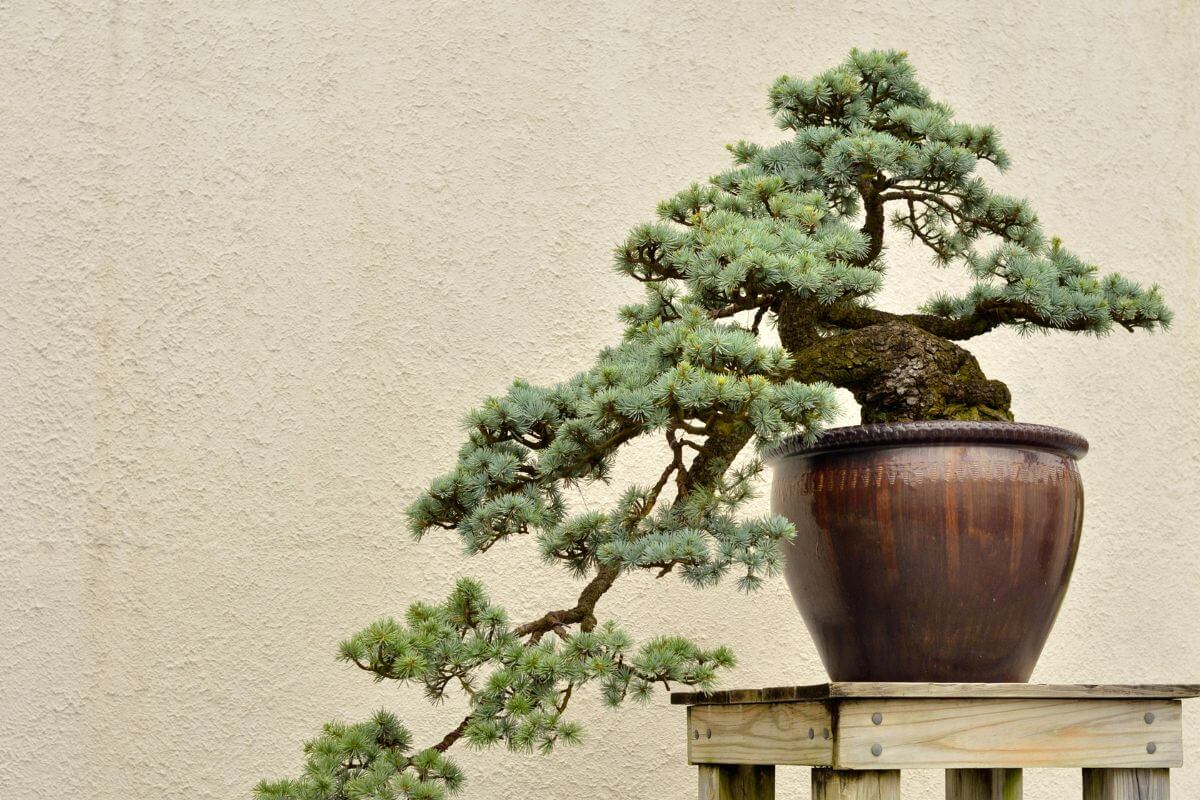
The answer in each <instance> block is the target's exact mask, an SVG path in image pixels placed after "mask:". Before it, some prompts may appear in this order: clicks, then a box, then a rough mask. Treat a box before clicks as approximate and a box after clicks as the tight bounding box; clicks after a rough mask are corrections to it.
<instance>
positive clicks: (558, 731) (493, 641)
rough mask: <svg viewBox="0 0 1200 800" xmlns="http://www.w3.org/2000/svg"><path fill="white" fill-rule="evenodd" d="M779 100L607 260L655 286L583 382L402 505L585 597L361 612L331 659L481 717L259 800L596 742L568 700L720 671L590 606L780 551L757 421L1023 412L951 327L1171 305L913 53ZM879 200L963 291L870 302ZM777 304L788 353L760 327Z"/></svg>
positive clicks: (486, 412) (1157, 324)
mask: <svg viewBox="0 0 1200 800" xmlns="http://www.w3.org/2000/svg"><path fill="white" fill-rule="evenodd" d="M770 101H771V109H772V111H773V112H774V114H775V118H776V120H777V121H778V123H779V125H780V127H781V128H783V129H785V130H790V131H792V132H794V136H792V137H791V138H789V139H786V140H785V141H783V142H781V143H779V144H776V145H773V146H770V147H762V146H759V145H755V144H750V143H746V142H739V143H738V144H736V145H732V146H731V147H730V151H731V152H732V153H733V156H734V160H735V166H734V168H733V169H731V170H729V171H727V172H725V173H722V174H720V175H718V176H716V177H715V178H713V179H712V180H711V181H710V182H709V183H708V184H705V185H700V184H693V185H691V186H690V187H688V188H687V189H685V190H683V191H682V192H680V193H678V194H677V195H675V196H674V197H672V198H671V199H669V200H667V201H665V202H664V203H662V204H661V205H660V206H659V209H658V217H659V221H658V222H656V223H652V224H646V225H640V226H638V227H636V228H634V230H633V231H632V232H631V233H630V235H629V237H628V239H627V240H626V241H625V242H624V243H623V244H622V245H621V246H619V247H618V248H617V249H616V267H617V269H618V270H619V271H620V272H621V273H623V274H625V275H628V276H630V277H632V278H634V279H635V280H637V281H639V282H641V283H643V284H644V285H645V297H644V299H643V301H642V302H640V303H637V304H633V305H629V306H626V307H625V308H623V309H621V316H622V318H623V319H624V321H625V323H626V330H625V336H624V341H623V342H622V343H621V344H619V345H618V346H615V347H612V348H609V349H607V350H605V351H603V352H602V353H600V355H599V357H598V358H597V359H596V362H595V364H594V365H593V366H592V367H591V368H590V369H588V370H587V371H585V372H583V373H581V374H579V375H577V376H576V377H574V378H572V379H571V380H569V381H567V382H566V383H562V384H559V385H557V386H550V387H539V386H533V385H531V384H528V383H526V382H523V381H517V382H515V383H514V384H513V385H512V387H511V388H510V389H509V390H508V392H507V393H506V394H505V395H503V396H500V397H493V398H489V399H488V400H486V401H485V402H484V403H483V405H482V406H481V407H480V408H478V409H477V410H475V411H473V412H471V414H469V415H468V417H467V420H466V426H467V441H466V442H465V443H464V444H463V446H462V448H461V449H460V450H459V453H458V461H457V464H456V465H455V467H454V469H453V470H452V471H451V472H449V473H448V474H446V475H443V476H442V477H440V478H438V479H436V480H435V481H434V482H433V483H432V484H431V485H430V487H429V488H428V490H427V491H425V492H424V493H423V494H422V495H421V496H419V497H418V498H417V499H416V500H415V501H414V502H413V503H412V505H411V506H410V507H409V509H408V520H409V527H410V529H411V531H412V532H413V534H414V535H416V536H418V537H420V536H422V535H424V534H426V533H428V532H429V531H431V530H435V529H447V530H453V531H455V532H456V533H457V534H458V536H459V538H460V540H461V542H462V546H463V547H464V549H465V551H466V552H467V553H468V554H477V553H484V552H486V551H487V550H489V549H490V548H492V547H493V546H495V545H496V544H498V543H500V542H502V541H505V540H507V539H509V538H512V537H514V536H519V537H527V536H532V537H533V538H535V539H536V541H537V545H538V549H539V552H540V553H541V556H542V558H543V559H544V560H545V561H546V562H547V563H549V564H559V565H562V566H564V567H565V568H567V569H568V570H570V571H571V572H572V573H573V574H574V575H576V576H578V577H580V578H583V579H586V583H585V585H584V586H583V589H582V591H581V593H580V595H579V597H578V598H577V599H576V601H575V603H574V604H573V605H571V606H569V607H566V608H563V609H560V610H553V611H548V612H546V613H545V614H544V615H542V616H541V617H538V618H537V619H533V620H530V621H527V622H524V623H522V624H517V625H512V624H510V622H509V620H508V617H507V615H506V614H505V612H504V611H503V609H500V608H498V607H496V606H494V605H492V604H491V603H490V602H489V600H488V598H487V595H486V593H485V591H484V589H483V587H482V586H481V585H480V584H478V583H477V582H475V581H473V580H468V579H463V580H461V581H459V583H458V584H457V586H456V587H455V589H454V591H453V592H452V594H451V595H450V597H449V598H447V600H446V601H445V602H443V603H441V604H439V605H427V604H421V603H418V604H416V605H413V606H412V607H411V608H410V609H409V610H408V613H407V615H406V617H405V620H404V622H403V623H402V622H398V621H396V620H393V619H385V620H381V621H379V622H376V623H375V624H373V625H371V626H370V627H368V628H366V629H365V630H363V631H360V632H359V633H357V634H355V635H354V636H352V637H351V638H349V639H348V640H346V641H345V642H343V643H342V645H341V648H340V652H339V658H340V659H341V660H343V661H346V662H348V663H350V664H353V665H355V666H357V667H359V668H360V669H362V670H365V671H367V672H370V673H372V675H373V676H374V677H375V679H376V680H394V681H397V682H398V683H401V684H417V685H420V686H422V687H423V688H424V690H425V693H426V695H427V696H428V698H429V699H430V700H431V701H433V702H438V701H440V700H441V699H442V698H443V697H444V696H445V695H446V693H447V692H450V691H456V692H462V693H463V694H464V695H465V696H466V697H467V698H468V699H469V703H470V709H471V710H470V713H469V714H468V715H467V716H466V717H465V718H464V719H463V720H462V721H461V722H460V723H459V725H458V726H457V727H456V728H454V729H453V730H451V731H450V732H448V733H447V734H445V736H443V738H442V739H441V740H440V741H437V742H432V743H429V744H427V745H425V746H423V747H421V748H416V747H414V745H413V743H412V736H411V734H410V733H409V731H408V730H407V729H405V728H404V727H403V726H402V725H401V724H400V723H399V722H398V721H397V719H396V718H395V717H394V716H392V715H391V714H389V713H387V712H382V711H381V712H379V713H378V714H377V715H376V716H375V717H374V718H373V719H371V720H370V721H368V722H364V723H359V724H356V725H341V724H330V725H327V726H325V728H324V730H323V732H322V734H321V735H320V736H319V737H318V738H316V739H314V740H313V741H311V742H309V743H308V744H307V745H306V746H305V754H306V757H307V762H306V765H305V769H304V772H303V773H302V774H301V775H300V777H298V778H295V779H290V780H282V781H274V782H263V783H261V784H260V785H259V787H258V789H257V793H258V796H259V797H260V798H263V800H268V799H269V800H292V799H293V798H294V799H295V800H301V799H303V800H368V799H369V800H394V799H395V798H441V797H443V796H445V795H446V794H447V793H453V792H455V791H456V790H457V789H458V788H459V787H460V786H461V785H462V783H463V776H462V773H461V772H460V771H459V769H458V768H457V767H456V766H455V765H454V764H453V763H451V762H450V761H449V760H448V759H447V758H446V756H445V755H444V753H445V752H446V751H447V750H448V749H449V748H450V747H451V746H453V745H454V744H455V743H456V742H458V741H460V740H462V741H464V742H465V743H466V744H468V745H470V746H474V747H489V746H493V745H498V744H503V745H505V746H506V747H508V748H509V749H511V750H515V751H520V752H528V751H535V750H536V751H541V752H548V751H550V750H552V749H553V748H554V747H555V746H556V745H558V744H560V743H566V744H570V743H573V742H575V741H578V740H579V738H580V736H581V731H580V728H579V725H578V723H577V722H575V721H573V720H571V719H570V718H569V717H568V715H567V708H568V703H569V701H570V700H571V698H572V697H573V696H574V694H575V693H576V692H577V690H580V689H582V688H583V687H585V686H587V685H588V684H594V685H595V686H596V687H597V688H598V689H599V694H600V696H601V697H602V698H603V700H604V702H606V703H607V704H609V705H612V706H616V705H620V704H621V703H622V702H624V701H625V700H626V699H629V698H632V699H634V700H637V701H644V700H646V699H647V698H648V697H649V696H650V694H651V693H652V691H653V689H654V687H656V686H670V685H674V684H683V685H687V686H697V687H700V688H702V689H708V688H710V687H711V686H712V685H713V684H714V681H715V680H716V677H717V672H718V670H720V669H723V668H727V667H730V666H732V664H733V655H732V654H731V653H730V652H729V651H728V650H727V649H725V648H716V649H713V650H707V649H704V648H701V647H699V646H697V645H695V644H693V643H691V642H689V641H687V640H686V639H683V638H681V637H677V636H663V637H659V638H655V639H652V640H650V641H648V642H646V643H644V644H643V645H641V646H640V647H635V646H634V644H633V642H632V641H631V639H630V637H629V636H628V635H627V634H625V633H624V632H623V631H621V629H620V628H619V627H618V626H617V625H616V623H614V622H613V621H604V622H600V621H599V620H598V619H597V616H596V609H597V604H598V602H599V600H600V598H601V597H602V596H603V595H604V594H605V593H606V592H607V591H608V590H609V588H610V587H611V586H612V585H613V583H614V582H615V581H616V580H617V579H618V578H619V577H620V576H621V575H622V574H625V573H628V572H631V571H635V570H650V571H652V572H653V573H654V574H656V575H658V576H660V577H661V576H664V575H667V574H670V573H676V574H678V575H680V576H681V577H682V578H683V579H684V580H685V581H687V582H689V583H691V584H693V585H696V586H711V585H714V584H716V583H717V582H718V581H719V580H720V579H721V578H722V577H724V576H726V575H727V574H728V573H729V572H730V571H731V570H732V571H734V572H735V573H736V575H737V582H738V585H739V587H740V588H742V589H744V590H747V591H749V590H752V589H754V588H756V587H757V586H758V585H759V584H760V583H761V582H762V581H763V579H764V578H767V577H769V576H771V575H772V574H774V573H775V572H776V570H777V568H778V566H779V560H780V550H779V543H780V542H781V541H782V540H784V539H787V538H789V537H790V536H791V535H792V529H791V526H790V524H789V523H788V522H787V521H786V520H784V519H782V518H780V517H774V516H767V517H762V518H757V519H743V518H741V517H740V516H739V513H738V512H739V510H740V509H741V508H742V507H743V506H744V504H745V503H746V502H747V500H749V499H750V498H751V497H752V496H753V493H754V485H755V480H756V478H757V477H758V475H759V473H760V471H761V469H762V465H761V463H760V462H759V461H758V460H757V458H754V457H751V458H749V459H747V460H744V463H743V465H742V466H735V465H734V460H735V458H736V457H737V456H738V454H739V453H741V452H742V451H743V450H744V449H746V448H747V446H748V445H749V444H750V443H751V442H752V441H753V442H755V443H756V445H757V446H758V447H763V446H769V445H771V444H774V443H776V442H778V441H779V440H780V439H781V438H782V437H784V436H786V435H789V434H793V433H802V434H804V435H805V436H808V437H815V436H816V435H818V434H819V433H820V431H821V429H822V426H823V425H824V424H826V423H827V422H828V421H829V420H831V419H832V418H833V416H834V413H835V405H834V397H833V391H834V388H835V387H843V388H846V389H849V390H850V391H851V392H852V393H853V395H854V397H855V399H856V400H857V401H858V402H859V404H860V405H861V407H862V418H863V421H864V422H885V421H886V422H893V421H904V420H922V419H962V420H979V419H1000V420H1007V419H1011V418H1012V414H1011V411H1010V409H1009V403H1010V397H1009V392H1008V389H1007V387H1005V386H1004V384H1002V383H1000V382H999V381H994V380H989V379H988V378H987V377H986V376H985V375H984V374H983V372H982V370H981V369H980V367H979V364H978V362H977V361H976V360H975V358H974V357H973V356H971V354H970V353H969V352H967V351H966V350H965V349H963V348H962V347H961V346H960V345H958V344H957V343H956V342H958V341H961V340H965V339H969V338H972V337H974V336H978V335H981V334H984V333H986V332H988V331H990V330H993V329H995V328H997V327H1000V326H1005V325H1007V326H1014V327H1017V328H1019V329H1021V330H1034V329H1057V330H1067V331H1075V332H1087V333H1093V334H1103V333H1106V332H1108V331H1109V330H1110V329H1111V328H1112V327H1113V326H1114V325H1118V326H1120V327H1122V328H1124V329H1127V330H1134V329H1137V328H1145V329H1154V328H1165V327H1166V326H1167V325H1169V323H1170V320H1171V316H1170V312H1169V311H1168V309H1167V308H1166V307H1165V306H1164V305H1163V302H1162V299H1161V298H1160V296H1159V292H1158V289H1157V287H1151V288H1150V289H1144V288H1142V287H1141V286H1139V285H1138V284H1136V283H1133V282H1131V281H1128V280H1126V279H1124V278H1122V277H1120V276H1119V275H1108V276H1103V277H1102V276H1100V275H1099V274H1098V270H1097V268H1096V267H1095V266H1093V265H1091V264H1088V263H1087V262H1085V261H1083V260H1081V259H1080V258H1078V257H1077V256H1075V255H1073V254H1072V253H1070V252H1069V251H1067V250H1066V249H1065V248H1064V247H1063V246H1062V243H1061V242H1060V241H1059V240H1058V239H1053V238H1052V239H1047V238H1046V236H1045V235H1044V234H1043V232H1042V229H1041V226H1040V224H1039V222H1038V219H1037V216H1036V214H1035V213H1034V212H1033V210H1032V209H1031V208H1030V207H1029V205H1028V204H1027V203H1026V202H1025V201H1023V200H1020V199H1017V198H1012V197H1005V196H1002V195H998V194H995V193H993V192H991V191H990V190H989V189H988V188H987V186H986V185H985V183H984V181H983V179H982V178H981V177H979V176H978V175H976V174H975V170H976V168H977V167H978V165H979V163H980V162H987V163H989V164H991V165H992V166H994V167H995V168H998V169H1004V168H1005V167H1006V166H1007V165H1008V156H1007V154H1006V153H1005V152H1004V150H1003V149H1002V148H1001V147H1000V144H999V140H998V137H997V134H996V132H995V131H994V130H993V129H992V128H991V127H989V126H978V125H968V124H965V123H961V122H956V121H954V119H953V114H952V112H951V110H950V109H949V108H948V107H947V106H945V105H943V104H941V103H937V102H934V101H933V100H931V99H930V97H929V94H928V92H927V91H926V90H925V89H924V88H923V87H922V86H921V85H920V84H918V83H917V82H916V79H915V78H914V76H913V73H912V70H911V68H910V66H909V64H908V62H907V59H906V56H905V55H904V54H903V53H897V52H875V51H873V52H859V51H852V52H851V54H850V57H849V58H848V59H847V61H846V62H845V63H843V64H842V65H840V66H838V67H836V68H835V69H832V70H829V71H828V72H825V73H823V74H821V75H818V76H817V77H815V78H813V79H811V80H800V79H796V78H790V77H786V76H785V77H782V78H780V79H778V80H777V81H776V82H775V84H774V85H773V86H772V87H771V91H770ZM889 212H890V217H891V224H892V227H893V228H894V229H895V230H897V231H899V232H900V234H901V235H903V236H906V237H907V238H908V239H910V240H913V241H916V242H918V243H920V244H921V245H924V246H926V247H928V248H929V250H930V251H931V253H932V257H933V261H934V262H935V263H936V264H938V265H941V266H950V265H956V266H959V267H962V268H965V269H966V270H967V271H968V273H969V274H970V275H971V276H973V278H974V284H973V286H972V287H971V289H970V290H969V291H968V292H967V293H966V294H964V295H962V296H958V297H952V296H948V295H939V296H937V297H934V298H931V299H930V300H929V302H928V303H927V304H926V305H925V307H923V308H922V309H919V310H918V311H917V312H915V313H910V314H895V313H891V312H886V311H882V310H879V309H875V308H872V307H871V306H870V305H869V303H868V301H869V298H870V297H871V296H872V295H873V294H874V293H875V292H876V291H877V290H878V289H879V288H880V286H881V284H882V279H883V276H884V274H885V271H886V261H885V258H884V256H885V248H884V231H885V228H886V224H885V223H886V221H887V219H888V216H889ZM764 323H770V324H774V325H775V326H776V327H777V329H778V331H779V336H780V341H781V343H782V347H769V346H766V345H764V344H762V343H761V342H760V341H759V338H758V334H759V331H760V329H761V326H762V325H763V324H764ZM641 437H655V438H658V439H660V440H661V441H662V443H663V452H664V453H665V457H664V463H663V467H662V471H661V473H660V474H659V476H658V478H657V479H656V480H655V481H654V482H653V483H652V484H649V485H635V486H630V487H628V488H627V489H626V490H625V492H624V493H623V494H622V496H621V498H620V499H619V500H618V501H617V502H616V503H614V504H613V505H612V506H611V507H610V508H608V509H607V510H605V511H594V512H593V511H588V512H583V513H573V512H572V511H571V509H569V508H568V504H567V503H566V501H565V499H564V490H565V489H567V488H570V487H585V486H587V485H588V484H592V483H595V482H597V481H601V482H605V481H607V480H608V479H609V473H610V470H611V467H612V464H613V460H614V458H615V457H616V454H617V453H618V451H619V450H620V449H621V448H622V446H623V445H625V444H627V443H628V442H631V441H633V440H634V439H638V438H641Z"/></svg>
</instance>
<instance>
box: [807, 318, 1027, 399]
mask: <svg viewBox="0 0 1200 800" xmlns="http://www.w3.org/2000/svg"><path fill="white" fill-rule="evenodd" d="M787 338H792V339H796V338H798V337H787ZM785 344H786V339H785ZM792 355H793V356H794V357H795V359H796V368H795V377H796V378H797V379H798V380H802V381H818V380H824V381H829V382H830V383H832V384H834V385H835V386H840V387H842V388H845V389H849V390H850V392H851V393H853V395H854V399H855V400H857V401H858V403H859V404H860V405H861V406H862V421H863V423H871V422H908V421H913V420H929V419H959V420H1011V419H1012V418H1013V417H1012V411H1011V410H1010V404H1011V401H1012V399H1011V396H1010V394H1009V391H1008V387H1007V386H1005V385H1004V384H1003V383H1001V382H1000V381H995V380H990V379H989V378H988V377H987V376H986V375H984V374H983V370H981V369H980V368H979V362H978V361H976V360H975V357H974V356H973V355H971V354H970V353H969V352H967V351H966V350H965V349H963V348H962V347H959V346H958V345H957V344H955V343H954V342H952V341H950V340H948V339H943V338H941V337H940V336H935V335H933V334H931V333H928V332H926V331H923V330H921V329H920V328H918V327H916V326H914V325H911V324H909V323H906V322H900V321H892V322H886V323H882V324H879V325H871V326H868V327H865V328H859V329H858V330H852V331H847V332H845V333H839V334H835V335H830V336H825V337H822V338H819V339H817V340H816V341H815V342H813V343H812V344H809V345H808V346H807V347H804V348H802V349H799V350H798V351H793V352H792Z"/></svg>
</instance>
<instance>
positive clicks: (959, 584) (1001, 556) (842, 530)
mask: <svg viewBox="0 0 1200 800" xmlns="http://www.w3.org/2000/svg"><path fill="white" fill-rule="evenodd" d="M1086 452H1087V441H1086V440H1085V439H1084V438H1083V437H1082V436H1079V435H1078V434H1074V433H1071V432H1070V431H1066V430H1062V429H1060V428H1051V427H1047V426H1044V425H1027V424H1018V423H993V422H950V421H946V422H940V421H938V422H908V423H893V424H883V425H860V426H853V427H848V428H835V429H832V430H830V431H827V432H826V433H825V434H823V435H822V437H821V438H820V439H819V440H818V441H817V443H816V444H815V445H811V446H806V445H805V444H804V443H803V441H802V440H799V439H793V440H789V441H787V442H785V443H783V444H782V445H781V446H779V447H778V448H776V449H775V450H774V452H772V453H771V454H769V456H768V460H769V463H770V464H771V466H772V467H773V469H774V479H773V484H772V492H771V504H772V507H773V510H774V511H775V513H777V514H782V515H783V516H785V517H787V518H788V519H790V520H791V521H792V522H793V523H794V524H795V526H796V538H795V540H794V541H792V542H791V543H789V544H787V545H786V546H785V555H786V577H787V583H788V586H789V588H790V589H791V591H792V596H793V597H794V598H795V601H796V605H797V607H798V608H799V609H800V613H801V614H802V615H803V617H804V621H805V623H806V624H807V625H808V629H809V631H810V632H811V633H812V637H813V639H814V640H815V642H816V645H817V649H818V651H819V652H820V655H821V660H822V661H823V662H824V664H825V669H826V670H827V671H828V673H829V676H830V678H831V679H833V680H835V681H935V682H941V681H948V682H1024V681H1027V680H1029V676H1030V674H1031V673H1032V672H1033V668H1034V665H1035V664H1036V663H1037V660H1038V656H1039V655H1041V652H1042V647H1043V646H1044V645H1045V643H1046V637H1047V636H1049V634H1050V629H1051V627H1052V626H1053V625H1054V619H1055V617H1056V616H1057V614H1058V609H1059V606H1060V605H1061V604H1062V601H1063V596H1064V594H1065V593H1066V591H1067V584H1068V582H1069V580H1070V578H1071V569H1072V567H1073V566H1074V563H1075V554H1076V551H1077V550H1078V547H1079V535H1080V529H1081V526H1082V523H1083V486H1082V483H1081V482H1080V478H1079V470H1078V467H1077V465H1076V462H1077V460H1078V459H1080V458H1082V457H1083V455H1084V454H1085V453H1086Z"/></svg>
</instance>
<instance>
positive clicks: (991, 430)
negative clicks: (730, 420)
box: [762, 420, 1088, 462]
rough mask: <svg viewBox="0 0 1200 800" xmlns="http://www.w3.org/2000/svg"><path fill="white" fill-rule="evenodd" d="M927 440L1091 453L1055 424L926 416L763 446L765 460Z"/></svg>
mask: <svg viewBox="0 0 1200 800" xmlns="http://www.w3.org/2000/svg"><path fill="white" fill-rule="evenodd" d="M929 444H934V445H937V444H994V445H1011V446H1016V447H1033V448H1036V449H1039V450H1049V451H1052V452H1056V453H1061V454H1063V455H1066V456H1069V457H1071V458H1074V459H1077V460H1078V459H1080V458H1083V457H1084V456H1085V455H1087V451H1088V442H1087V439H1085V438H1084V437H1083V436H1081V435H1080V434H1078V433H1075V432H1074V431H1069V430H1067V429H1066V428H1056V427H1054V426H1053V425H1035V424H1033V423H1029V422H970V421H966V420H924V421H920V422H883V423H875V424H871V425H847V426H844V427H840V428H830V429H828V430H826V431H825V432H824V433H821V434H820V435H819V436H818V438H817V440H816V441H814V442H813V443H811V444H807V443H806V442H805V440H804V435H803V434H796V435H794V436H789V437H787V438H786V439H784V440H783V441H781V442H780V443H779V444H777V445H775V446H773V447H770V448H768V449H766V450H765V451H763V454H762V457H763V460H764V461H767V462H770V461H777V460H779V459H783V458H788V457H791V456H810V455H815V454H817V453H826V452H830V451H834V450H859V449H866V448H870V447H904V446H908V445H929Z"/></svg>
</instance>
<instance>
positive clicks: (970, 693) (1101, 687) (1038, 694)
mask: <svg viewBox="0 0 1200 800" xmlns="http://www.w3.org/2000/svg"><path fill="white" fill-rule="evenodd" d="M855 697H879V698H883V697H948V698H959V697H961V698H975V697H980V698H983V697H997V698H1010V699H1018V698H1046V699H1067V698H1112V699H1118V700H1125V699H1134V698H1150V699H1153V698H1159V699H1175V700H1179V699H1183V698H1188V697H1200V684H1192V683H1146V684H1096V683H816V684H811V685H808V686H774V687H768V688H766V689H729V690H726V691H720V692H709V693H705V692H673V693H672V694H671V702H672V703H673V704H675V705H698V704H700V703H704V704H708V705H717V704H721V703H778V702H786V701H788V700H832V699H838V698H855Z"/></svg>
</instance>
